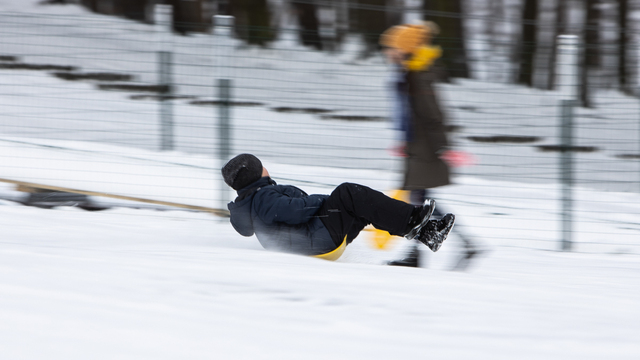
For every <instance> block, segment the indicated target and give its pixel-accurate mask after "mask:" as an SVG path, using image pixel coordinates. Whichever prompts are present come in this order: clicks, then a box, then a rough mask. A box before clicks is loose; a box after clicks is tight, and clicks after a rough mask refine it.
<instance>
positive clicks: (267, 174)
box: [262, 166, 269, 177]
mask: <svg viewBox="0 0 640 360" xmlns="http://www.w3.org/2000/svg"><path fill="white" fill-rule="evenodd" d="M265 176H269V172H268V171H267V168H266V167H264V166H263V167H262V177H265Z"/></svg>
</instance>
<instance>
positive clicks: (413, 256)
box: [387, 243, 420, 267]
mask: <svg viewBox="0 0 640 360" xmlns="http://www.w3.org/2000/svg"><path fill="white" fill-rule="evenodd" d="M387 265H391V266H406V267H420V249H418V246H417V243H416V244H414V245H413V247H412V248H411V251H409V253H408V254H407V257H405V258H403V259H400V260H391V261H389V262H388V263H387Z"/></svg>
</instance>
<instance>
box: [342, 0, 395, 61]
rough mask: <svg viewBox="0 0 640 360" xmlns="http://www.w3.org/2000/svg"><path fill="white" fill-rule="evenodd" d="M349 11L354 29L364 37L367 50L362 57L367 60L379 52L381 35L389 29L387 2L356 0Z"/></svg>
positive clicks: (385, 0) (383, 0) (382, 0)
mask: <svg viewBox="0 0 640 360" xmlns="http://www.w3.org/2000/svg"><path fill="white" fill-rule="evenodd" d="M353 4H354V6H353V7H352V8H351V11H349V17H350V20H351V24H352V25H353V29H354V30H355V32H358V33H360V34H361V35H362V38H363V40H364V44H365V49H364V51H363V53H362V54H361V57H363V58H366V57H369V56H371V55H372V54H374V53H375V52H376V51H377V50H378V41H379V40H380V34H382V32H384V31H385V30H386V29H387V28H388V27H389V25H390V24H389V23H387V14H386V11H385V9H386V6H387V0H354V1H353Z"/></svg>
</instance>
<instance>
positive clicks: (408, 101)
mask: <svg viewBox="0 0 640 360" xmlns="http://www.w3.org/2000/svg"><path fill="white" fill-rule="evenodd" d="M438 32H439V28H438V26H437V25H436V24H435V23H433V22H430V21H425V22H422V23H420V24H405V25H397V26H393V27H391V28H390V29H388V30H387V31H385V32H384V33H383V34H382V35H381V37H380V44H381V45H382V46H383V47H384V49H383V51H384V54H385V55H386V57H387V59H388V60H389V62H390V63H391V64H392V66H394V77H393V81H392V84H391V87H392V90H393V97H392V99H393V104H394V106H393V109H394V114H393V119H394V125H395V126H394V127H395V128H396V129H397V130H399V131H400V132H401V134H402V139H401V142H400V146H398V147H397V150H395V151H396V152H399V153H400V154H399V155H401V156H404V157H405V174H404V184H403V187H402V189H403V190H408V191H409V192H410V202H411V203H412V204H420V203H422V202H423V201H424V200H425V199H426V198H428V197H429V192H428V189H431V188H435V187H440V186H445V185H448V184H450V178H449V177H450V176H449V175H450V170H449V165H450V164H453V165H462V162H465V161H468V160H465V158H466V157H467V156H468V154H466V153H463V152H460V151H455V150H452V149H450V147H449V143H448V140H447V134H446V132H445V127H444V123H445V114H444V112H443V111H442V108H441V106H440V103H439V100H438V97H437V96H436V91H435V87H434V85H433V83H434V82H435V80H436V78H437V74H436V72H435V71H434V63H435V62H436V60H437V59H438V58H439V57H440V56H441V53H442V50H441V49H440V47H438V46H435V45H432V43H431V40H432V39H433V37H435V36H436V35H437V34H438ZM434 215H436V216H442V214H441V213H440V212H439V211H438V210H436V212H435V214H434ZM458 235H459V238H460V239H462V241H463V242H464V248H465V250H464V252H465V254H464V256H468V257H469V258H470V257H471V256H473V255H474V254H475V253H476V250H475V249H474V246H473V243H472V242H471V240H470V239H469V238H468V237H467V236H464V235H463V234H461V233H458ZM419 255H420V251H419V249H418V247H417V246H414V247H413V248H412V249H411V250H410V252H409V254H408V256H407V257H406V258H404V259H400V260H396V261H392V262H390V263H389V264H390V265H401V266H413V267H416V266H418V261H419ZM459 264H460V265H461V266H462V263H461V262H459Z"/></svg>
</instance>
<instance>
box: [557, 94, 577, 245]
mask: <svg viewBox="0 0 640 360" xmlns="http://www.w3.org/2000/svg"><path fill="white" fill-rule="evenodd" d="M574 104H575V101H574V100H561V105H560V111H561V116H560V117H561V122H562V126H561V128H560V134H561V135H560V138H561V145H560V149H561V151H560V178H561V182H562V244H561V249H562V251H571V244H572V235H573V191H572V190H573V155H572V154H573V152H572V149H571V148H572V147H573V107H574V106H575V105H574Z"/></svg>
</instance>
